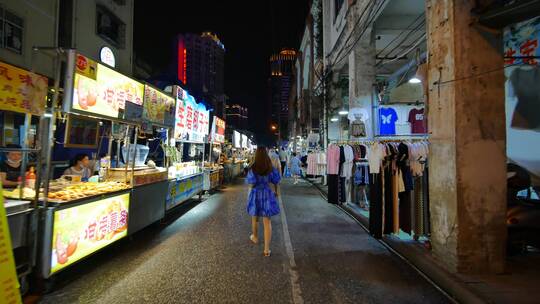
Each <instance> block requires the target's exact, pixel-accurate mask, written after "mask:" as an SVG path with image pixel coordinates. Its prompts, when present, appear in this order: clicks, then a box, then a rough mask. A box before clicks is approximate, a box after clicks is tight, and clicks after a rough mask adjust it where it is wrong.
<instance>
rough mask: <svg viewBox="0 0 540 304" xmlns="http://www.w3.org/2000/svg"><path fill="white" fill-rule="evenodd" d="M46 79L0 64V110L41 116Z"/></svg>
mask: <svg viewBox="0 0 540 304" xmlns="http://www.w3.org/2000/svg"><path fill="white" fill-rule="evenodd" d="M48 85H49V80H48V79H47V77H44V76H41V75H38V74H35V73H32V72H28V71H25V70H23V69H19V68H16V67H14V66H12V65H9V64H6V63H3V62H0V110H5V111H13V112H20V113H30V114H34V115H43V113H44V112H45V101H46V98H47V89H48Z"/></svg>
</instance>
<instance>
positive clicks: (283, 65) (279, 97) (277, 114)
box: [269, 49, 296, 137]
mask: <svg viewBox="0 0 540 304" xmlns="http://www.w3.org/2000/svg"><path fill="white" fill-rule="evenodd" d="M295 60H296V51H295V50H292V49H283V50H282V51H281V52H279V54H274V55H272V56H271V57H270V81H269V85H270V89H269V94H270V98H269V99H270V103H271V107H272V123H274V124H277V125H278V126H279V133H280V137H284V136H286V134H287V127H288V116H289V94H290V90H291V83H292V80H293V77H294V63H295Z"/></svg>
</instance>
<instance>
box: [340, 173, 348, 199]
mask: <svg viewBox="0 0 540 304" xmlns="http://www.w3.org/2000/svg"><path fill="white" fill-rule="evenodd" d="M346 201H347V189H346V187H345V177H340V178H339V202H340V203H345V202H346Z"/></svg>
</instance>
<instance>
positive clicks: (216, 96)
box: [176, 32, 225, 118]
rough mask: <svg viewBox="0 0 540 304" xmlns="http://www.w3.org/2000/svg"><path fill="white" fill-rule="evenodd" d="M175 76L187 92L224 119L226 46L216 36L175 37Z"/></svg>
mask: <svg viewBox="0 0 540 304" xmlns="http://www.w3.org/2000/svg"><path fill="white" fill-rule="evenodd" d="M176 55H177V62H176V66H177V71H176V73H177V77H178V80H179V81H180V82H182V83H183V84H184V85H185V86H186V88H187V90H188V91H189V92H190V94H192V95H193V96H195V98H197V100H204V101H205V102H206V103H207V104H209V105H211V106H212V107H213V109H214V114H215V115H217V116H220V117H222V118H225V116H224V114H225V113H224V110H225V89H224V68H225V67H224V62H225V46H224V45H223V43H221V41H220V40H219V38H218V37H217V35H215V34H213V33H210V32H204V33H202V34H193V33H187V34H181V35H178V36H177V37H176Z"/></svg>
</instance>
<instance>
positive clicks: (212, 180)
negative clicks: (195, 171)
mask: <svg viewBox="0 0 540 304" xmlns="http://www.w3.org/2000/svg"><path fill="white" fill-rule="evenodd" d="M223 143H225V121H224V120H223V119H221V118H219V117H217V116H214V119H213V122H212V128H211V130H210V151H209V153H208V162H205V165H204V182H203V190H205V191H210V190H213V189H216V188H218V187H219V186H220V185H221V184H222V182H223V175H224V169H223V166H222V165H221V164H220V163H219V159H220V155H221V153H222V151H221V145H222V144H223Z"/></svg>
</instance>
